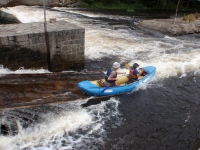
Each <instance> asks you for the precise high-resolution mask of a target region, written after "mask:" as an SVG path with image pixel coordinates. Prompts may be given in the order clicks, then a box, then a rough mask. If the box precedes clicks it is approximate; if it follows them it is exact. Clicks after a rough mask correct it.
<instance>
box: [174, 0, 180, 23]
mask: <svg viewBox="0 0 200 150" xmlns="http://www.w3.org/2000/svg"><path fill="white" fill-rule="evenodd" d="M179 3H180V0H178V3H177V6H176V13H175V16H174V19H173V23H172V24H174V23H175V20H176V17H177V12H178V6H179Z"/></svg>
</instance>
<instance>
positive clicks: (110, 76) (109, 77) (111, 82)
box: [104, 62, 125, 86]
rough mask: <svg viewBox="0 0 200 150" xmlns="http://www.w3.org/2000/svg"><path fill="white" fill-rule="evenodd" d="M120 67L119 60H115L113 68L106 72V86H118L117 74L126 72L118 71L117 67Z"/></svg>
mask: <svg viewBox="0 0 200 150" xmlns="http://www.w3.org/2000/svg"><path fill="white" fill-rule="evenodd" d="M119 67H120V64H119V63H118V62H114V63H113V66H112V68H109V69H108V70H107V73H106V77H105V82H104V85H105V86H117V85H116V83H115V82H116V81H117V74H125V72H117V69H118V68H119Z"/></svg>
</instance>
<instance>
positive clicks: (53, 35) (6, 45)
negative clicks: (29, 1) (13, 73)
mask: <svg viewBox="0 0 200 150" xmlns="http://www.w3.org/2000/svg"><path fill="white" fill-rule="evenodd" d="M47 33H48V45H49V51H50V63H51V68H52V70H51V71H63V70H69V69H76V70H77V69H83V68H84V44H85V29H84V28H81V27H78V26H76V25H74V24H71V23H68V22H64V21H61V22H55V23H49V22H48V23H47ZM0 65H3V66H4V67H7V68H9V69H12V70H15V69H19V68H20V67H24V68H25V69H29V68H41V67H42V68H45V69H47V68H48V63H47V48H46V40H45V34H44V23H41V22H37V23H26V24H9V25H0Z"/></svg>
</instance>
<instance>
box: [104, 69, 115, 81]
mask: <svg viewBox="0 0 200 150" xmlns="http://www.w3.org/2000/svg"><path fill="white" fill-rule="evenodd" d="M112 71H113V70H112V69H111V68H110V69H108V71H107V73H106V77H105V80H106V82H108V83H114V82H115V80H108V77H109V75H110V74H111V72H112ZM116 77H117V72H116V75H115V76H114V77H113V78H116Z"/></svg>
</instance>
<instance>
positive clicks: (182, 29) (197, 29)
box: [138, 18, 200, 35]
mask: <svg viewBox="0 0 200 150" xmlns="http://www.w3.org/2000/svg"><path fill="white" fill-rule="evenodd" d="M138 26H139V27H145V28H149V29H153V30H156V31H160V32H163V33H167V34H172V35H184V34H192V33H200V20H198V19H197V20H195V21H193V22H190V23H189V22H185V21H184V20H183V19H182V18H177V19H176V20H175V23H174V24H173V19H153V20H143V21H141V22H140V23H139V24H138Z"/></svg>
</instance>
